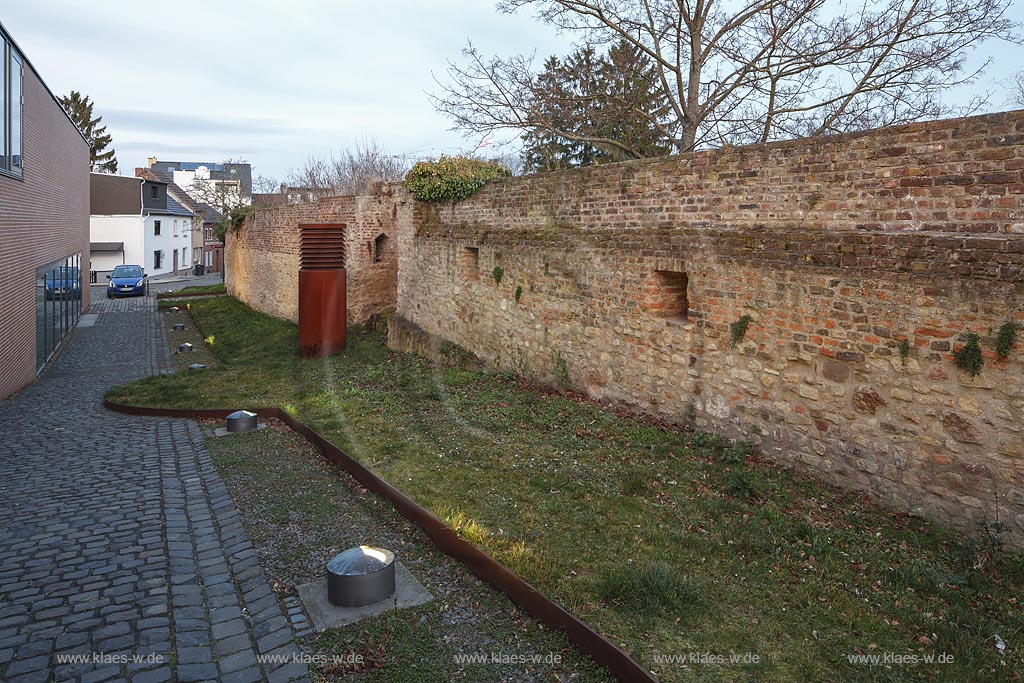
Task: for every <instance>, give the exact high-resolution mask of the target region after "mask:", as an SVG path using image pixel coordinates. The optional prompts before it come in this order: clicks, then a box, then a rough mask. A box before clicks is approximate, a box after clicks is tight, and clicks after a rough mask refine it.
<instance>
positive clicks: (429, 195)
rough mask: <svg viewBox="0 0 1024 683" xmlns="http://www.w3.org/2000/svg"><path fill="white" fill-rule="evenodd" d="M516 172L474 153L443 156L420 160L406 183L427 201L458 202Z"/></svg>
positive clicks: (412, 190)
mask: <svg viewBox="0 0 1024 683" xmlns="http://www.w3.org/2000/svg"><path fill="white" fill-rule="evenodd" d="M511 175H512V173H511V172H510V171H509V170H508V169H507V168H505V167H504V166H501V165H499V164H493V163H488V162H486V161H483V160H481V159H472V158H470V157H462V156H458V157H449V156H443V155H442V156H441V158H440V159H438V160H437V161H420V162H417V163H416V164H415V165H414V166H413V167H412V168H411V169H409V172H408V173H407V174H406V175H405V187H406V188H408V190H409V191H410V192H412V196H413V197H415V198H416V199H419V200H420V201H424V202H457V201H459V200H462V199H465V198H466V197H469V196H471V195H472V194H474V193H475V192H477V191H478V190H480V189H481V188H482V187H483V186H484V185H485V184H486V183H487V181H489V180H499V179H501V178H508V177H509V176H511Z"/></svg>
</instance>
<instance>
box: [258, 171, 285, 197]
mask: <svg viewBox="0 0 1024 683" xmlns="http://www.w3.org/2000/svg"><path fill="white" fill-rule="evenodd" d="M280 189H281V183H279V182H277V179H276V178H271V177H269V176H265V175H263V174H262V173H261V174H260V175H258V176H256V177H255V178H253V179H252V191H253V192H256V193H259V194H273V193H274V192H277V191H279V190H280Z"/></svg>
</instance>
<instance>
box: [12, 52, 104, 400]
mask: <svg viewBox="0 0 1024 683" xmlns="http://www.w3.org/2000/svg"><path fill="white" fill-rule="evenodd" d="M23 73H24V83H23V98H24V99H23V102H24V104H23V108H22V123H23V126H24V130H23V145H24V152H23V155H24V165H25V170H24V176H23V177H22V178H21V179H14V178H9V177H6V176H0V399H3V398H6V397H7V396H9V395H10V394H12V393H14V392H15V391H17V390H18V389H20V388H22V387H24V386H25V385H27V384H29V383H31V382H32V380H33V379H34V377H35V372H36V286H37V280H36V269H37V268H40V267H43V266H46V265H47V264H49V263H51V262H53V261H56V260H57V259H61V258H64V257H67V256H70V255H71V254H75V253H78V252H81V254H82V270H83V271H84V272H86V273H87V272H88V269H89V268H88V264H89V146H88V145H87V144H86V142H85V140H84V139H83V138H82V136H81V135H80V134H79V133H78V131H77V129H76V128H75V126H74V124H73V123H71V121H70V120H69V119H68V118H67V116H66V115H65V114H64V111H63V109H61V106H60V105H59V104H58V103H57V102H56V100H55V99H54V98H53V96H52V95H51V93H50V91H49V90H48V89H47V88H46V86H45V85H44V84H43V82H42V81H41V80H40V78H39V76H38V75H37V74H36V73H35V70H34V69H33V68H32V66H31V64H29V62H28V61H26V62H25V65H24V72H23ZM88 306H89V287H88V279H86V282H85V286H84V287H83V291H82V307H83V310H85V309H86V308H88Z"/></svg>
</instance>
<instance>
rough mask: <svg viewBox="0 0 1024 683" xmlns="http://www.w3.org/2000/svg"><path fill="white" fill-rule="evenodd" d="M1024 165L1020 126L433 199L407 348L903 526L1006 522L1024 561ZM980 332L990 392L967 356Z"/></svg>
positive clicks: (840, 143)
mask: <svg viewBox="0 0 1024 683" xmlns="http://www.w3.org/2000/svg"><path fill="white" fill-rule="evenodd" d="M1022 169H1024V112H1013V113H1006V114H997V115H990V116H981V117H973V118H968V119H958V120H947V121H939V122H934V123H923V124H913V125H909V126H903V127H899V128H892V129H885V130H878V131H870V132H866V133H861V134H853V135H845V136H837V137H830V138H824V139H820V140H811V141H794V142H785V143H779V144H771V145H766V146H753V147H744V148H731V149H723V150H716V151H709V152H700V153H695V154H688V155H681V156H674V157H669V158H664V159H657V160H646V161H637V162H627V163H620V164H611V165H607V166H600V167H591V168H586V169H577V170H573V171H566V172H561V173H554V174H544V175H538V176H532V177H527V178H518V179H511V180H508V181H505V182H501V183H495V184H493V185H490V186H488V187H487V188H485V189H484V190H483V191H482V192H480V193H479V194H478V195H476V196H474V197H472V198H470V199H469V200H466V201H464V202H460V203H458V204H455V205H444V206H426V205H422V204H417V205H415V206H413V207H410V208H409V209H407V210H405V211H403V212H402V213H400V214H399V217H400V218H402V219H406V218H407V219H408V220H409V224H408V225H407V226H406V225H404V224H403V225H399V227H398V230H397V236H398V251H399V255H398V273H399V279H398V298H397V314H398V316H400V317H401V318H402V319H403V320H402V321H401V322H399V323H397V324H396V325H395V331H396V334H394V335H392V342H393V343H394V344H395V345H396V346H399V347H406V350H412V349H409V348H408V347H409V346H411V344H409V343H408V340H410V339H416V338H417V335H412V334H408V333H405V334H398V333H397V332H398V331H399V327H402V328H403V329H406V330H408V328H409V326H410V324H411V326H413V327H414V328H420V329H422V330H423V331H425V332H426V333H428V334H429V335H434V336H436V337H441V338H444V339H447V340H450V341H453V342H455V343H457V344H459V345H461V346H463V347H465V348H466V349H468V350H470V351H472V352H473V353H475V354H477V355H478V356H480V357H481V358H483V359H485V360H487V361H490V362H492V363H494V364H497V365H500V366H503V367H507V368H512V369H515V370H517V371H521V372H527V373H535V374H537V375H540V376H547V377H551V376H553V375H557V374H561V373H562V372H563V371H564V372H567V374H568V380H569V382H570V384H571V385H572V386H574V387H575V388H577V389H579V390H581V391H584V392H586V393H588V394H589V395H591V396H592V397H594V398H597V399H601V400H605V401H609V402H612V403H616V404H623V405H628V406H631V407H633V408H639V409H642V410H644V411H648V412H651V413H654V414H658V415H660V416H663V417H664V418H667V419H668V420H671V421H674V422H683V421H684V420H685V419H687V417H688V416H691V417H693V418H694V419H695V420H696V422H697V423H698V424H700V425H702V426H705V427H713V428H717V429H724V430H726V431H728V432H729V433H731V434H733V435H734V436H742V437H745V438H748V439H751V440H754V441H757V442H758V443H759V444H760V445H761V447H762V448H763V449H764V451H765V452H766V453H767V454H769V455H771V456H773V457H775V458H776V459H778V460H779V461H781V462H784V463H788V464H793V465H796V466H798V467H800V468H801V469H803V470H805V471H808V472H812V473H814V474H816V475H817V476H819V477H821V478H823V479H825V480H827V481H831V482H834V483H837V484H840V485H843V486H848V487H856V488H859V489H862V490H864V491H867V492H869V493H871V494H873V495H874V496H876V497H878V498H879V499H881V500H882V501H884V502H886V503H887V504H889V505H891V506H893V507H895V508H898V509H902V510H907V511H911V512H914V513H917V514H920V515H922V516H924V517H927V518H930V519H937V520H941V521H944V522H948V523H951V524H953V525H955V526H960V527H963V528H975V522H977V521H981V520H987V521H989V522H993V521H995V520H996V519H998V520H999V521H1001V522H1003V523H1005V524H1006V525H1007V527H1008V531H1009V532H1010V533H1009V535H1008V540H1009V542H1010V543H1011V544H1013V545H1015V546H1017V547H1020V546H1022V545H1024V544H1022V541H1021V539H1022V538H1024V345H1022V344H1021V343H1020V341H1018V343H1017V344H1016V346H1015V348H1014V350H1013V351H1012V352H1011V354H1010V357H1009V359H1008V360H1000V359H998V358H997V357H996V354H995V352H994V351H993V345H994V336H995V333H996V332H997V331H998V329H999V328H1000V327H1001V326H1002V325H1004V324H1005V323H1007V322H1011V321H1012V322H1016V323H1018V324H1022V325H1024V180H1022V175H1021V174H1022ZM400 222H401V221H400ZM495 268H501V269H502V270H501V271H500V272H501V279H500V283H498V282H496V278H495V277H494V274H495ZM517 291H518V292H519V294H518V297H517ZM517 299H518V300H517ZM684 301H685V303H684ZM684 307H685V309H686V310H683V308H684ZM744 315H748V316H750V318H751V320H752V321H751V323H750V325H749V328H748V330H747V332H746V335H745V337H744V338H743V339H742V340H741V341H740V342H739V343H738V344H737V345H735V346H734V345H733V344H732V342H731V338H730V324H732V323H736V322H737V321H739V320H740V319H741V317H742V316H744ZM402 323H405V324H404V325H402ZM970 331H974V332H976V333H978V334H979V335H980V336H981V342H982V348H983V350H984V355H985V366H984V368H983V369H982V371H981V374H980V375H979V376H978V377H974V378H972V377H970V376H969V375H967V374H966V373H964V372H962V371H960V370H959V369H958V368H957V367H956V365H955V364H954V361H953V351H954V350H956V349H958V348H960V347H961V346H962V345H963V344H964V342H965V340H966V334H967V333H968V332H970ZM1019 338H1024V329H1022V331H1021V333H1020V335H1019ZM403 340H404V342H403ZM903 340H907V342H908V344H909V348H908V354H907V355H906V357H905V358H904V357H902V356H901V353H900V346H901V344H900V342H901V341H903Z"/></svg>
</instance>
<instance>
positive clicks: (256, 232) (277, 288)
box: [224, 188, 409, 325]
mask: <svg viewBox="0 0 1024 683" xmlns="http://www.w3.org/2000/svg"><path fill="white" fill-rule="evenodd" d="M400 210H402V211H407V210H408V208H407V202H404V200H403V202H396V201H395V200H394V199H393V197H392V196H391V194H390V191H389V190H387V189H386V188H385V189H384V190H383V191H382V193H381V194H378V195H376V196H372V197H329V198H326V199H322V200H320V201H318V202H310V203H304V204H295V205H291V206H282V207H276V208H268V209H262V210H259V211H257V212H256V213H254V214H253V215H251V216H249V217H247V218H246V220H245V221H244V222H243V224H242V226H241V228H239V230H238V231H237V232H236V233H233V234H228V236H227V239H226V240H225V255H224V260H225V263H226V266H227V267H226V272H225V282H226V285H227V289H228V293H229V294H231V295H232V296H235V297H237V298H238V299H239V300H241V301H243V302H245V303H246V304H248V305H249V306H251V307H253V308H255V309H257V310H259V311H263V312H264V313H269V314H270V315H274V316H277V317H279V318H286V319H288V320H291V321H293V322H298V317H299V255H300V254H299V242H300V240H299V238H300V231H299V226H300V225H303V224H323V223H334V224H342V225H344V226H345V268H346V271H347V272H346V278H347V283H346V284H347V297H348V323H349V324H350V325H355V324H360V323H363V322H365V321H366V320H367V319H368V318H369V317H370V316H371V315H373V314H375V313H379V312H380V311H381V310H383V309H385V308H388V307H390V306H394V304H395V296H396V294H395V292H396V286H397V259H396V254H395V247H394V244H395V239H396V238H395V234H394V231H395V225H396V222H398V220H397V219H398V217H399V212H400ZM405 222H406V223H408V222H409V221H408V220H406V221H405Z"/></svg>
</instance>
